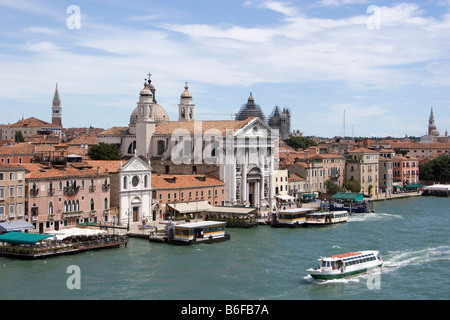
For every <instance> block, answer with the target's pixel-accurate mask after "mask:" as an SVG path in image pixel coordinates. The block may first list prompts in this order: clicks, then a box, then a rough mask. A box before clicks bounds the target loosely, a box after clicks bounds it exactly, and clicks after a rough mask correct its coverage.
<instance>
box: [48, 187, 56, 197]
mask: <svg viewBox="0 0 450 320" xmlns="http://www.w3.org/2000/svg"><path fill="white" fill-rule="evenodd" d="M47 194H48V195H49V196H52V195H54V194H55V188H51V189H48V191H47Z"/></svg>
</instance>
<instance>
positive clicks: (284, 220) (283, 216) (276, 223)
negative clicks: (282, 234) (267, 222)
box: [272, 208, 314, 228]
mask: <svg viewBox="0 0 450 320" xmlns="http://www.w3.org/2000/svg"><path fill="white" fill-rule="evenodd" d="M312 212H314V209H309V208H295V209H288V210H281V211H279V212H278V213H277V214H275V213H274V214H273V216H272V226H273V227H291V228H295V227H300V226H302V225H303V224H304V223H305V220H306V215H307V214H310V213H312Z"/></svg>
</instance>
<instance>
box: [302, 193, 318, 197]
mask: <svg viewBox="0 0 450 320" xmlns="http://www.w3.org/2000/svg"><path fill="white" fill-rule="evenodd" d="M302 197H309V198H314V197H317V194H316V193H304V194H302Z"/></svg>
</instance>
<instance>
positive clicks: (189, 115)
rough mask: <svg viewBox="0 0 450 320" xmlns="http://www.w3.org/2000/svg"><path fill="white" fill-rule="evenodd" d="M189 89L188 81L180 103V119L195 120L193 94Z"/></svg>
mask: <svg viewBox="0 0 450 320" xmlns="http://www.w3.org/2000/svg"><path fill="white" fill-rule="evenodd" d="M188 89H189V87H188V85H187V82H186V84H185V86H184V92H183V93H182V94H181V96H180V97H181V98H180V104H179V105H178V121H194V107H195V105H194V103H193V101H192V94H191V93H190V92H189V90H188Z"/></svg>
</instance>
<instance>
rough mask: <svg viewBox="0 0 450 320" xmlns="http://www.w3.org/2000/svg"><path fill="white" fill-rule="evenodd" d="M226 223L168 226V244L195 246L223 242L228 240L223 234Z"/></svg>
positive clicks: (194, 223)
mask: <svg viewBox="0 0 450 320" xmlns="http://www.w3.org/2000/svg"><path fill="white" fill-rule="evenodd" d="M225 226H226V222H220V221H200V222H193V223H183V224H174V225H171V226H169V239H168V242H169V243H172V244H195V243H209V242H216V241H224V240H228V239H229V238H230V236H229V234H227V233H226V232H225Z"/></svg>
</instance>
